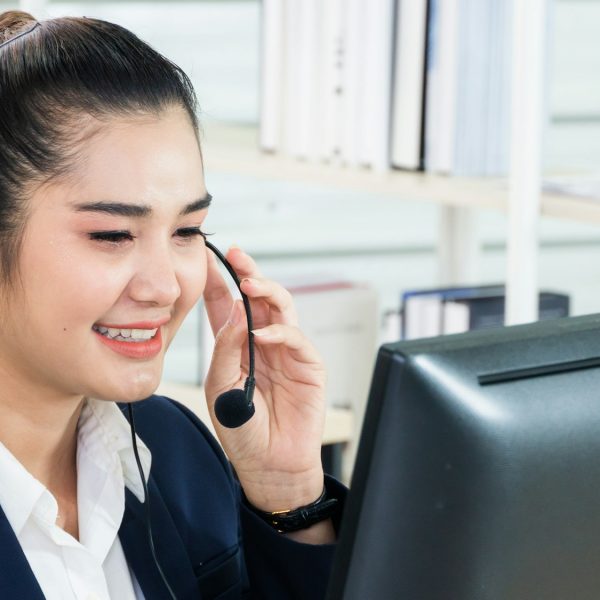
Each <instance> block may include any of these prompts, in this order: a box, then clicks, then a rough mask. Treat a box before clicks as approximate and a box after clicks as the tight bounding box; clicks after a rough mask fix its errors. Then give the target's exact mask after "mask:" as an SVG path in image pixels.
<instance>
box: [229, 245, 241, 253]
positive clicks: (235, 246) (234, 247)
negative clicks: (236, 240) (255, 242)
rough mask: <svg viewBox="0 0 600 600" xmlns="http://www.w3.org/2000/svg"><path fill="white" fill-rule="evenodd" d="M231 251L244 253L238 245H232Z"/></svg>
mask: <svg viewBox="0 0 600 600" xmlns="http://www.w3.org/2000/svg"><path fill="white" fill-rule="evenodd" d="M229 249H230V250H240V251H241V252H243V250H242V249H241V248H240V247H239V246H238V245H237V244H231V246H229Z"/></svg>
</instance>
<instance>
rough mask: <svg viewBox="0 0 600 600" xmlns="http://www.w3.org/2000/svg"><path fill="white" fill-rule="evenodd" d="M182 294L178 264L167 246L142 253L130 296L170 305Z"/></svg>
mask: <svg viewBox="0 0 600 600" xmlns="http://www.w3.org/2000/svg"><path fill="white" fill-rule="evenodd" d="M180 295H181V286H180V285H179V279H178V273H177V264H176V261H175V258H174V257H173V256H172V254H171V253H170V252H169V250H168V249H167V248H156V247H155V249H154V251H151V252H148V251H146V252H144V253H143V254H140V257H139V259H138V261H137V265H136V270H135V275H134V276H133V277H132V279H131V281H130V284H129V296H130V297H131V299H132V300H135V301H136V302H149V303H152V304H155V305H157V306H169V305H171V304H173V303H174V302H175V301H176V300H177V298H179V296H180Z"/></svg>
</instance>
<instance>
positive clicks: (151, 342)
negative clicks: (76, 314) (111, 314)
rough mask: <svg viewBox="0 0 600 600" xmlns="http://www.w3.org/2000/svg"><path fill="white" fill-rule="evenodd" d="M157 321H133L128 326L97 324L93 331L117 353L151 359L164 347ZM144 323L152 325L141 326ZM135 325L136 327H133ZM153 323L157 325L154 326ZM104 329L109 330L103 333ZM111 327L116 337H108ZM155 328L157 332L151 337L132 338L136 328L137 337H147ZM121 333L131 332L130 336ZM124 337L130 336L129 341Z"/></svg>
mask: <svg viewBox="0 0 600 600" xmlns="http://www.w3.org/2000/svg"><path fill="white" fill-rule="evenodd" d="M167 320H168V319H167ZM167 320H163V323H166V321H167ZM156 323H157V322H154V323H151V322H144V323H131V324H128V325H127V326H123V325H120V326H119V327H108V326H107V325H100V324H97V325H94V326H93V327H92V331H93V332H94V335H95V336H96V337H97V339H98V340H99V341H100V342H102V344H104V346H106V347H107V348H109V349H110V350H112V351H113V352H116V353H117V354H120V355H122V356H126V357H127V358H135V359H150V358H154V357H155V356H156V355H158V354H159V353H160V351H161V349H162V327H161V326H158V327H156ZM142 324H143V325H151V326H150V327H140V325H142ZM133 325H135V326H136V327H133ZM152 325H154V326H155V327H152ZM102 329H106V330H107V331H106V332H104V333H103V332H102ZM110 329H112V330H113V331H112V332H111V333H115V332H116V333H117V336H116V337H108V333H109V331H108V330H110ZM154 329H156V334H155V335H154V336H153V337H150V338H149V339H145V340H144V339H136V340H135V341H132V340H131V339H130V336H131V333H133V332H134V331H135V330H137V337H138V338H141V337H147V335H148V333H150V332H152V330H154ZM124 330H125V331H124ZM121 333H123V334H127V333H129V336H121V335H120V334H121ZM124 338H125V339H127V338H129V341H124Z"/></svg>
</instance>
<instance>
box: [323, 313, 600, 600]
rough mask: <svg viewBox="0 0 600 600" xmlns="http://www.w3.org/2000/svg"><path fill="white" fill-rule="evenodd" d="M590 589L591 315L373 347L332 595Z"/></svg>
mask: <svg viewBox="0 0 600 600" xmlns="http://www.w3.org/2000/svg"><path fill="white" fill-rule="evenodd" d="M598 598H600V315H592V316H587V317H577V318H566V319H558V320H555V321H546V322H539V323H534V324H530V325H522V326H516V327H506V328H502V329H497V330H487V331H474V332H470V333H466V334H460V335H452V336H444V337H439V338H431V339H424V340H414V341H406V342H399V343H396V344H388V345H385V346H382V347H381V348H380V350H379V354H378V357H377V363H376V366H375V371H374V374H373V379H372V384H371V390H370V394H369V401H368V407H367V412H366V415H365V421H364V424H363V428H362V434H361V440H360V444H359V450H358V456H357V461H356V466H355V470H354V474H353V478H352V485H351V490H350V494H349V497H348V500H347V504H346V509H345V514H344V519H343V522H342V528H341V533H340V540H339V544H338V549H337V551H336V556H335V560H334V568H333V572H332V577H331V582H330V587H329V593H328V599H329V600H342V599H343V600H371V599H372V600H386V599H399V600H404V599H407V600H434V599H435V600H537V599H544V600H566V599H577V600H588V599H589V600H592V599H594V600H597V599H598Z"/></svg>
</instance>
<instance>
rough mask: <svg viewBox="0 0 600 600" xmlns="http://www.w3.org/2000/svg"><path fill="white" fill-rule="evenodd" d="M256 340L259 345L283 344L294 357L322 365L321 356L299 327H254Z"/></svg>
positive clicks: (307, 362) (304, 361)
mask: <svg viewBox="0 0 600 600" xmlns="http://www.w3.org/2000/svg"><path fill="white" fill-rule="evenodd" d="M252 333H253V334H254V341H255V342H256V343H257V344H258V345H259V346H268V345H276V344H283V345H284V346H285V347H286V348H287V349H288V350H289V351H290V354H291V356H292V357H293V358H295V359H296V360H298V361H300V362H302V363H306V364H318V365H321V362H322V361H321V357H320V356H319V353H318V352H317V350H316V348H315V347H314V346H313V345H312V344H311V343H310V342H309V341H308V339H307V338H306V337H305V336H304V334H303V333H302V332H301V331H300V329H298V328H297V327H292V326H290V325H268V326H267V327H263V328H262V329H253V330H252Z"/></svg>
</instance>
